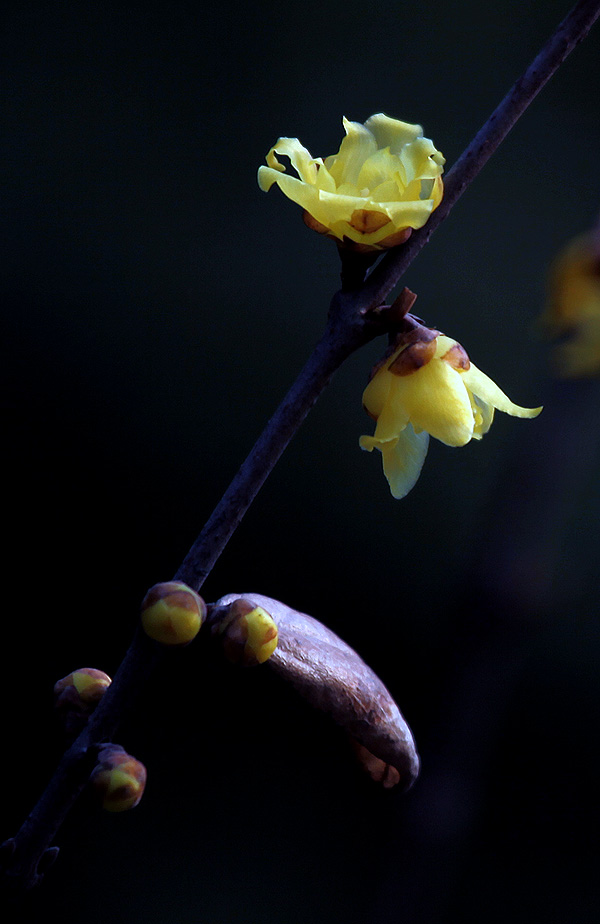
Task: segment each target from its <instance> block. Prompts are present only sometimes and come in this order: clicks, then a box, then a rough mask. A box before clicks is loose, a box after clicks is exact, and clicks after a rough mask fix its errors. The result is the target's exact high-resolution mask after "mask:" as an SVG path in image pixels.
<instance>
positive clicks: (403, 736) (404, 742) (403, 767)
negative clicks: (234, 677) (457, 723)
mask: <svg viewBox="0 0 600 924" xmlns="http://www.w3.org/2000/svg"><path fill="white" fill-rule="evenodd" d="M242 598H243V599H244V600H249V601H251V602H252V603H253V604H254V605H257V606H262V607H263V608H264V609H265V610H267V612H268V613H270V615H271V616H272V618H273V620H274V621H275V623H276V624H277V628H278V631H279V642H278V645H277V648H276V649H275V651H274V652H273V654H272V655H271V657H270V658H269V660H268V661H267V662H265V663H266V664H267V665H269V666H270V669H271V670H273V671H275V672H276V673H277V674H279V675H280V677H282V679H283V680H285V681H286V682H288V683H290V684H291V685H292V686H293V687H294V688H295V689H296V691H297V692H298V693H299V694H300V695H301V696H302V697H304V699H306V700H307V701H308V702H309V703H311V705H313V706H314V707H316V708H317V709H319V710H321V711H323V712H325V713H327V715H329V716H331V718H332V719H334V721H335V722H337V723H338V724H339V725H341V726H342V727H343V728H344V729H345V730H346V731H347V732H348V734H349V735H350V736H351V737H352V738H354V739H356V741H358V742H359V744H360V745H362V747H363V748H364V749H365V751H366V752H367V753H370V754H371V755H372V757H373V760H374V761H380V762H381V763H382V764H383V770H381V767H380V765H379V764H377V765H375V770H373V769H370V770H369V772H370V773H371V775H372V776H373V778H377V779H380V780H381V782H383V784H384V785H387V786H391V785H393V782H392V780H393V781H394V782H399V783H400V786H401V788H402V789H403V790H406V789H408V788H409V787H410V786H411V785H412V784H413V783H414V781H415V780H416V778H417V776H418V773H419V757H418V754H417V750H416V747H415V743H414V740H413V736H412V733H411V731H410V728H409V727H408V725H407V724H406V722H405V720H404V718H403V716H402V714H401V712H400V710H399V709H398V706H397V705H396V703H395V702H394V700H393V699H392V697H391V695H390V693H389V691H388V690H387V689H386V687H385V686H384V685H383V683H382V682H381V680H380V679H379V677H377V675H376V674H375V673H374V671H372V670H371V668H370V667H368V666H367V665H366V664H365V662H364V661H363V660H362V659H361V658H360V657H359V656H358V654H357V653H356V652H355V651H354V650H353V649H352V648H350V646H349V645H347V644H346V642H344V641H343V640H342V639H341V638H339V636H337V635H336V634H335V633H334V632H332V631H331V630H330V629H328V628H327V627H326V626H324V625H323V624H322V623H321V622H318V620H316V619H313V617H312V616H308V615H307V614H306V613H301V612H299V611H298V610H294V609H292V608H291V607H289V606H286V605H285V604H284V603H281V602H280V601H279V600H274V599H272V598H271V597H265V596H263V595H262V594H255V593H249V594H227V595H226V596H225V597H221V599H220V600H218V601H217V603H216V604H215V606H214V607H209V614H208V619H207V623H208V624H209V625H210V622H211V614H212V613H213V612H214V611H216V612H217V613H218V608H219V607H223V606H228V605H229V604H231V603H232V602H233V601H234V600H238V599H242ZM361 761H362V762H363V764H364V763H365V758H364V756H363V757H361ZM387 765H389V766H390V767H391V768H395V771H396V772H397V776H398V779H397V780H396V778H395V777H396V774H395V773H394V772H393V771H392V770H389V771H386V770H385V767H386V766H387Z"/></svg>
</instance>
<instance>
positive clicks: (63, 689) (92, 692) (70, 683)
mask: <svg viewBox="0 0 600 924" xmlns="http://www.w3.org/2000/svg"><path fill="white" fill-rule="evenodd" d="M111 683H112V681H111V679H110V677H109V676H108V674H105V673H104V671H98V670H96V669H95V668H93V667H81V668H80V669H79V670H76V671H73V672H72V673H71V674H67V676H66V677H63V678H62V679H61V680H57V681H56V683H55V684H54V694H55V696H56V705H57V706H59V707H60V706H62V705H69V706H73V705H78V706H81V708H82V709H86V711H89V712H91V711H92V709H93V708H94V706H95V705H96V704H97V703H98V702H99V701H100V699H101V698H102V697H103V696H104V693H105V692H106V690H107V689H108V687H109V686H110V684H111Z"/></svg>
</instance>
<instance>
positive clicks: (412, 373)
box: [360, 331, 542, 498]
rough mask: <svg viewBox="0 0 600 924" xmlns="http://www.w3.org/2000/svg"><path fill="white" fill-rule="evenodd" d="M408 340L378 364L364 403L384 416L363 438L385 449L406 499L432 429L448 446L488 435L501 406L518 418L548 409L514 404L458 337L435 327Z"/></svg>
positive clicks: (392, 478)
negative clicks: (424, 336)
mask: <svg viewBox="0 0 600 924" xmlns="http://www.w3.org/2000/svg"><path fill="white" fill-rule="evenodd" d="M429 335H430V336H429V337H427V338H426V339H422V340H418V341H416V342H412V343H406V342H404V343H403V344H402V345H401V346H400V347H399V348H398V349H396V350H395V351H394V352H393V353H392V355H391V357H389V358H387V359H386V360H385V361H384V363H383V364H382V365H380V367H379V368H378V369H377V371H376V372H375V375H374V376H373V378H372V379H371V381H370V382H369V384H368V385H367V387H366V389H365V392H364V395H363V404H364V407H365V410H366V411H367V413H368V414H370V416H371V417H373V418H374V419H375V420H376V421H377V427H376V429H375V434H374V435H373V436H361V438H360V446H361V448H362V449H366V450H367V451H368V452H372V451H373V449H379V451H380V452H381V454H382V455H383V470H384V473H385V476H386V478H387V480H388V482H389V485H390V489H391V492H392V494H393V496H394V497H397V498H400V497H405V496H406V495H407V494H408V492H409V491H410V490H411V488H413V487H414V485H415V483H416V481H417V479H418V477H419V475H420V473H421V468H422V467H423V462H424V461H425V456H426V454H427V447H428V443H429V434H431V436H434V437H435V438H436V439H438V440H441V442H442V443H446V445H447V446H464V445H465V444H466V443H468V442H469V440H471V439H481V437H482V436H483V434H484V433H487V431H488V430H489V428H490V426H491V424H492V420H493V419H494V409H498V410H499V411H504V412H505V413H506V414H511V415H512V416H513V417H536V416H537V415H538V414H539V413H540V411H541V410H542V409H541V407H538V408H524V407H519V406H518V405H516V404H513V403H512V401H510V400H509V398H507V396H506V395H505V394H504V392H503V391H501V390H500V389H499V388H498V386H497V385H496V384H495V382H493V381H492V380H491V379H490V378H488V376H487V375H485V374H484V373H483V372H481V371H480V370H479V369H478V368H477V367H476V366H475V365H473V363H471V362H470V360H469V357H468V356H467V354H466V352H465V351H464V349H463V348H462V347H461V345H460V344H459V343H457V342H456V340H452V339H451V338H450V337H446V336H444V335H443V334H440V333H439V332H438V331H429Z"/></svg>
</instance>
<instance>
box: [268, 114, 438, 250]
mask: <svg viewBox="0 0 600 924" xmlns="http://www.w3.org/2000/svg"><path fill="white" fill-rule="evenodd" d="M343 124H344V129H345V131H346V137H345V138H344V140H343V141H342V143H341V145H340V149H339V151H338V153H337V154H332V155H331V156H330V157H327V158H325V160H323V159H322V158H320V157H312V155H311V154H310V152H309V151H307V149H306V148H305V147H303V145H302V144H301V143H300V141H299V140H298V139H297V138H280V139H279V140H278V142H277V144H275V145H273V147H272V148H271V150H270V151H269V153H268V154H267V164H268V166H266V167H264V166H263V167H260V168H259V171H258V183H259V186H260V188H261V189H263V190H264V191H265V192H266V191H268V190H269V189H270V188H271V186H272V185H273V184H274V183H277V185H278V186H279V188H280V189H281V191H282V192H283V193H285V195H286V196H287V197H288V198H289V199H291V200H292V201H293V202H296V203H297V204H298V205H300V206H302V208H303V209H304V220H305V222H306V224H307V225H308V226H309V227H311V228H313V229H314V230H315V231H319V232H320V233H321V234H326V235H327V236H328V237H331V238H333V239H334V240H336V241H338V242H340V243H343V244H344V245H346V246H349V247H351V248H353V249H355V250H359V251H370V250H382V249H384V248H387V247H394V246H395V245H396V244H401V243H402V242H403V241H405V240H406V238H407V237H408V236H409V235H410V233H411V231H412V229H413V228H421V227H422V226H423V225H424V224H425V222H426V221H427V219H428V218H429V216H430V215H431V213H432V212H433V210H434V209H435V208H437V206H438V205H439V204H440V202H441V200H442V195H443V183H442V177H441V174H442V172H443V165H444V163H445V158H444V157H443V156H442V154H441V153H440V152H439V151H438V150H436V148H435V146H434V144H433V142H432V141H430V140H429V138H424V137H423V129H422V128H421V126H420V125H410V124H409V123H408V122H400V121H399V120H398V119H391V118H390V117H389V116H386V115H384V114H383V113H382V112H380V113H377V114H376V115H372V116H371V117H370V118H369V119H367V121H366V122H365V124H364V125H362V124H361V123H360V122H349V121H348V119H346V118H344V120H343ZM277 154H279V155H280V156H285V157H289V159H290V162H291V165H292V167H293V168H294V170H295V171H296V173H297V174H298V176H297V177H295V176H291V175H290V174H288V173H286V172H285V167H284V166H283V164H281V163H280V162H279V160H278V159H277V156H276V155H277Z"/></svg>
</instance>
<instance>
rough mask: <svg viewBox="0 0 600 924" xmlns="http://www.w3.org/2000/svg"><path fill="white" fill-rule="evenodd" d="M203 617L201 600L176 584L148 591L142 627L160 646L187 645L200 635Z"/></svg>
mask: <svg viewBox="0 0 600 924" xmlns="http://www.w3.org/2000/svg"><path fill="white" fill-rule="evenodd" d="M205 615H206V604H205V602H204V600H203V599H202V597H200V596H199V595H198V594H197V593H195V591H193V590H192V589H191V587H188V586H187V584H182V583H180V582H179V581H167V582H166V583H164V584H155V585H154V587H151V588H150V590H149V591H148V593H147V594H146V596H145V597H144V600H143V601H142V626H143V627H144V631H145V632H146V634H147V635H149V636H150V638H153V639H154V640H155V641H157V642H160V643H161V644H163V645H187V644H188V643H189V642H191V641H192V639H194V638H195V637H196V636H197V635H198V632H199V631H200V626H201V625H202V622H203V620H204V617H205Z"/></svg>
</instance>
